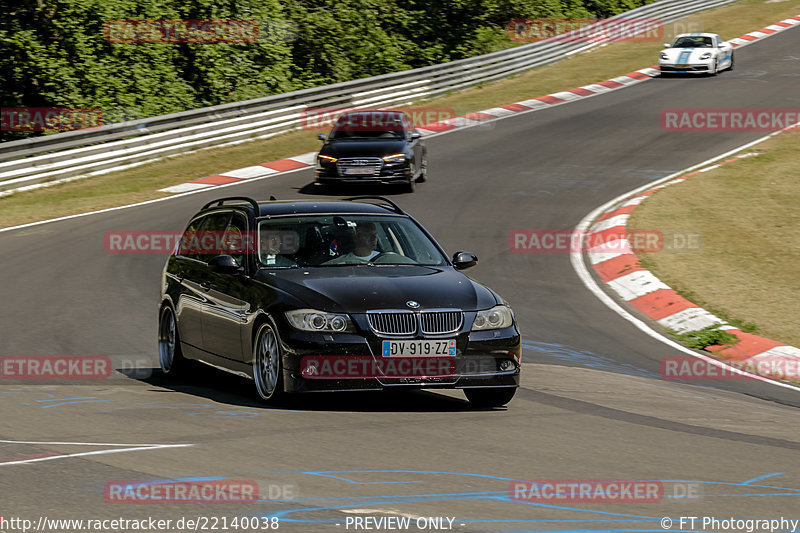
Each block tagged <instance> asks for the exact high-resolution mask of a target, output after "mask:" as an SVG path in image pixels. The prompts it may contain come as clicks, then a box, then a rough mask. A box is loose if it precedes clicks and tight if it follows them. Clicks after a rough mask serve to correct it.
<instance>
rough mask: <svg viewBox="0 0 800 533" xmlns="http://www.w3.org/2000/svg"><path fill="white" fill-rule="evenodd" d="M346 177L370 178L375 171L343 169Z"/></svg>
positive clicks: (369, 169)
mask: <svg viewBox="0 0 800 533" xmlns="http://www.w3.org/2000/svg"><path fill="white" fill-rule="evenodd" d="M343 170H344V173H345V175H347V176H372V175H373V174H375V170H374V169H372V168H345V169H343Z"/></svg>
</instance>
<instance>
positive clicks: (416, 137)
mask: <svg viewBox="0 0 800 533" xmlns="http://www.w3.org/2000/svg"><path fill="white" fill-rule="evenodd" d="M420 137H422V134H421V133H420V132H418V131H414V132H412V133H411V139H412V140H413V139H419V138H420Z"/></svg>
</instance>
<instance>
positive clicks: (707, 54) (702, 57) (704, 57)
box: [700, 52, 711, 61]
mask: <svg viewBox="0 0 800 533" xmlns="http://www.w3.org/2000/svg"><path fill="white" fill-rule="evenodd" d="M704 59H711V52H706V53H705V54H703V55H701V56H700V60H701V61H702V60H704Z"/></svg>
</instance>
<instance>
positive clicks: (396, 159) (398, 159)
mask: <svg viewBox="0 0 800 533" xmlns="http://www.w3.org/2000/svg"><path fill="white" fill-rule="evenodd" d="M383 160H384V161H386V162H387V163H403V162H405V160H406V154H392V155H387V156H386V157H384V158H383Z"/></svg>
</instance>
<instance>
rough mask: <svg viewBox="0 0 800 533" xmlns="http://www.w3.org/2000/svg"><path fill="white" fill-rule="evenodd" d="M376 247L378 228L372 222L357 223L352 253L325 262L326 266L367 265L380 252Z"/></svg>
mask: <svg viewBox="0 0 800 533" xmlns="http://www.w3.org/2000/svg"><path fill="white" fill-rule="evenodd" d="M377 245H378V228H377V226H375V223H374V222H359V223H358V225H356V232H355V234H354V235H353V251H352V252H349V253H346V254H344V255H342V256H339V257H336V258H334V259H331V260H330V261H327V262H326V264H329V265H338V264H347V263H351V264H352V263H368V262H369V261H371V260H372V259H373V258H375V257H376V256H378V255H380V252H379V251H377V250H376V249H375V248H376V247H377Z"/></svg>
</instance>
